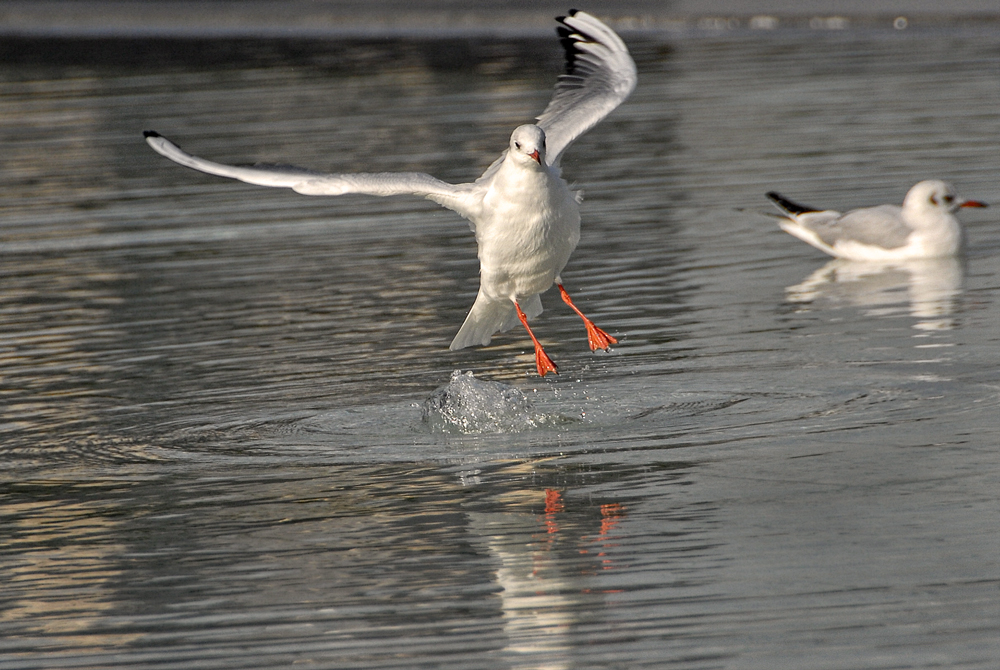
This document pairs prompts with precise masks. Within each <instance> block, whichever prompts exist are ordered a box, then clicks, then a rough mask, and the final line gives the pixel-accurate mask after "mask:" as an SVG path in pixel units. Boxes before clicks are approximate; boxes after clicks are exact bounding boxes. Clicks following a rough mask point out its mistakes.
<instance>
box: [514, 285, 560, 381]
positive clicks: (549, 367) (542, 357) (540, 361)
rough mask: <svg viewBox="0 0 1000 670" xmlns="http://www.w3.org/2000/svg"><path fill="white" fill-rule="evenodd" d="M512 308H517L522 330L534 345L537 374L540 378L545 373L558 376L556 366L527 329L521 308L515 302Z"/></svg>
mask: <svg viewBox="0 0 1000 670" xmlns="http://www.w3.org/2000/svg"><path fill="white" fill-rule="evenodd" d="M514 307H515V308H517V318H519V319H520V320H521V323H522V324H524V329H525V330H526V331H528V335H530V336H531V341H532V342H534V343H535V367H536V368H538V374H539V375H541V376H542V377H544V376H545V373H547V372H553V373H556V374H558V370H556V364H555V363H553V362H552V359H551V358H549V355H548V354H547V353H545V350H544V349H542V345H541V344H539V343H538V338H536V337H535V334H534V333H533V332H531V328H529V327H528V317H526V316H525V315H524V312H523V311H521V306H520V305H518V304H517V303H516V302H515V303H514Z"/></svg>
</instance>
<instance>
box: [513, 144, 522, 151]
mask: <svg viewBox="0 0 1000 670" xmlns="http://www.w3.org/2000/svg"><path fill="white" fill-rule="evenodd" d="M514 148H515V149H517V150H519V151H520V149H521V143H520V142H514Z"/></svg>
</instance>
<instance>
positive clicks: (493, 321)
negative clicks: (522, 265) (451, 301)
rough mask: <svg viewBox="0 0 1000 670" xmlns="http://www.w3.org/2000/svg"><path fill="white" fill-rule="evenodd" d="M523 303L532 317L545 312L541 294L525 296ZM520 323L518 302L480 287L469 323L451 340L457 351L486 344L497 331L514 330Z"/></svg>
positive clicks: (526, 311)
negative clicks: (486, 291)
mask: <svg viewBox="0 0 1000 670" xmlns="http://www.w3.org/2000/svg"><path fill="white" fill-rule="evenodd" d="M520 304H521V309H522V310H524V313H525V315H526V316H527V317H528V318H529V319H533V318H535V317H536V316H538V315H539V314H541V313H542V300H541V298H540V297H539V296H538V295H537V294H535V295H533V296H531V297H529V298H525V299H523V300H521V301H520ZM519 323H520V319H518V318H517V311H516V310H515V309H514V303H512V302H511V301H509V300H496V299H495V298H491V297H489V296H487V295H486V294H484V293H483V292H482V290H480V291H479V295H477V296H476V302H475V303H474V304H473V305H472V309H471V310H469V315H468V316H467V317H465V323H463V324H462V327H461V328H460V329H459V330H458V334H457V335H455V339H454V340H452V341H451V347H450V349H451V350H452V351H457V350H458V349H464V348H466V347H475V346H486V345H487V344H489V343H490V340H491V339H493V335H494V333H499V332H501V331H505V330H510V329H511V328H513V327H514V326H516V325H518V324H519Z"/></svg>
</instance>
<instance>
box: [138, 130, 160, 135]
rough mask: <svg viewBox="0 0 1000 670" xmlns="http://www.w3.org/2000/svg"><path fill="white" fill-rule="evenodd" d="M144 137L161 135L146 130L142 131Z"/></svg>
mask: <svg viewBox="0 0 1000 670" xmlns="http://www.w3.org/2000/svg"><path fill="white" fill-rule="evenodd" d="M142 136H143V137H160V134H159V133H158V132H156V131H155V130H144V131H142Z"/></svg>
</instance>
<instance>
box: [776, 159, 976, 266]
mask: <svg viewBox="0 0 1000 670" xmlns="http://www.w3.org/2000/svg"><path fill="white" fill-rule="evenodd" d="M767 197H768V198H770V199H771V200H772V201H773V202H774V203H775V204H776V205H777V206H778V207H780V208H781V210H782V211H783V212H784V213H785V216H782V217H779V218H780V221H779V223H778V225H779V226H781V229H782V230H784V231H785V232H786V233H790V234H792V235H794V236H795V237H797V238H799V239H800V240H802V241H804V242H808V243H809V244H811V245H813V246H814V247H816V248H817V249H821V250H822V251H825V252H826V253H828V254H830V255H831V256H836V257H837V258H845V259H847V260H852V261H904V260H913V259H918V258H944V257H948V256H955V255H957V254H958V253H959V252H960V251H961V250H962V244H963V234H962V226H961V225H960V224H959V223H958V219H956V218H955V212H957V211H958V210H959V208H961V207H986V203H983V202H980V201H978V200H963V199H961V198H959V197H958V196H957V195H956V194H955V189H954V188H952V186H951V184H948V183H947V182H943V181H940V180H938V179H928V180H925V181H922V182H919V183H918V184H916V185H915V186H914V187H913V188H911V189H910V190H909V192H908V193H907V194H906V198H904V199H903V206H902V207H898V206H896V205H879V206H877V207H864V208H861V209H852V210H851V211H849V212H847V213H846V214H841V213H840V212H835V211H833V210H829V209H828V210H818V209H815V208H813V207H807V206H805V205H800V204H798V203H796V202H793V201H791V200H789V199H788V198H786V197H784V196H782V195H780V194H778V193H775V192H774V191H770V192H768V193H767Z"/></svg>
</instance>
